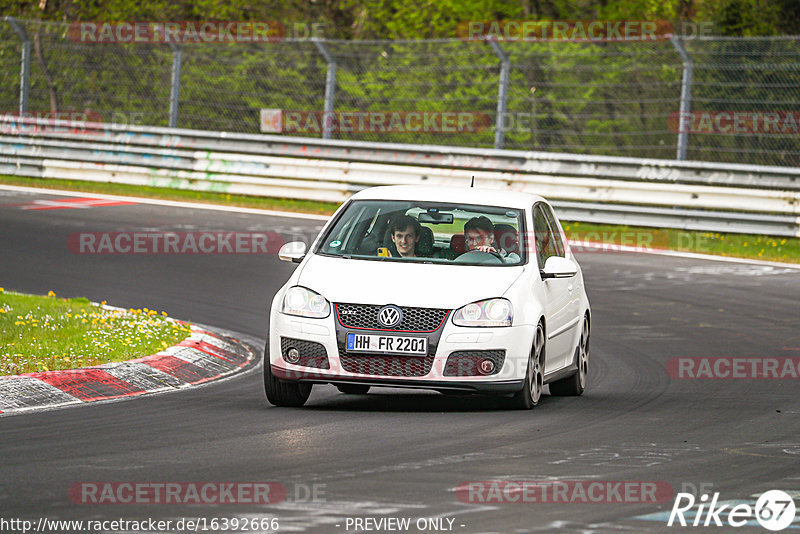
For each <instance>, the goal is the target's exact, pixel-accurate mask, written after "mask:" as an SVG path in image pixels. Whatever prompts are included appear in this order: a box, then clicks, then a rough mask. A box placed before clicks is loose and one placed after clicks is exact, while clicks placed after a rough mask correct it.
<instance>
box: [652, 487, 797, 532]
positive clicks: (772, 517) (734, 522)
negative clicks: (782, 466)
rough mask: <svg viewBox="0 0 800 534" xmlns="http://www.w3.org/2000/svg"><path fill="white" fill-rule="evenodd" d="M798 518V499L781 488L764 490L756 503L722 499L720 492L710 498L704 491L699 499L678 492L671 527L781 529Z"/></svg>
mask: <svg viewBox="0 0 800 534" xmlns="http://www.w3.org/2000/svg"><path fill="white" fill-rule="evenodd" d="M794 518H795V504H794V500H793V499H792V496H791V495H789V494H788V493H786V492H785V491H781V490H770V491H767V492H764V493H762V494H761V495H760V496H759V497H758V500H757V501H756V503H755V505H751V504H749V503H747V502H742V501H720V500H719V492H717V493H714V495H713V496H712V497H711V498H710V500H709V496H708V494H703V495H702V496H701V497H700V499H699V500H698V499H696V497H695V496H694V495H693V494H691V493H678V495H677V496H676V497H675V503H674V504H673V505H672V511H671V512H670V514H669V520H668V521H667V526H670V527H671V526H673V525H675V526H678V525H680V526H682V527H686V526H693V527H708V526H716V527H721V526H731V527H743V526H750V527H753V526H756V527H757V526H761V527H763V528H765V529H767V530H771V531H779V530H783V529H785V528H787V527H789V526H790V525H792V522H793V521H794ZM792 526H793V525H792Z"/></svg>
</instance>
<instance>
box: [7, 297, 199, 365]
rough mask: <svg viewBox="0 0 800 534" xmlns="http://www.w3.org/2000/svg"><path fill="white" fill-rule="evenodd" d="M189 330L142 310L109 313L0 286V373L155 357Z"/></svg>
mask: <svg viewBox="0 0 800 534" xmlns="http://www.w3.org/2000/svg"><path fill="white" fill-rule="evenodd" d="M189 332H190V329H189V327H188V326H186V325H184V324H182V323H178V322H176V321H174V320H173V319H170V318H168V317H166V314H165V313H164V312H162V313H161V314H159V313H158V312H156V311H155V310H148V309H147V308H143V309H138V310H133V309H129V310H114V309H108V308H104V307H103V306H101V305H97V304H94V303H92V302H89V301H88V300H86V299H84V298H77V299H63V298H57V297H56V295H55V293H53V292H52V291H51V292H50V293H49V294H48V296H37V295H25V294H21V293H14V292H11V291H4V290H3V288H0V375H15V374H21V373H34V372H39V371H54V370H63V369H75V368H79V367H88V366H92V365H100V364H104V363H110V362H120V361H125V360H131V359H134V358H140V357H143V356H148V355H150V354H155V353H156V352H158V351H160V350H163V349H164V348H166V347H168V346H171V345H174V344H176V343H179V342H180V341H182V340H184V339H186V337H188V335H189Z"/></svg>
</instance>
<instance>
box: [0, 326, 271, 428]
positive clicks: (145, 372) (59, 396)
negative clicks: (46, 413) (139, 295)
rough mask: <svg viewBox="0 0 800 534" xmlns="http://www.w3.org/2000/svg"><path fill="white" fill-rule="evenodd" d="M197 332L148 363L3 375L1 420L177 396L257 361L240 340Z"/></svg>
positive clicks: (139, 361) (196, 328)
mask: <svg viewBox="0 0 800 534" xmlns="http://www.w3.org/2000/svg"><path fill="white" fill-rule="evenodd" d="M191 330H192V333H191V334H190V335H189V337H187V338H186V339H185V340H183V341H181V342H180V343H178V344H177V345H174V346H172V347H169V348H167V349H165V350H163V351H161V352H158V353H157V354H152V355H150V356H145V357H144V358H137V359H135V360H128V361H125V362H116V363H107V364H104V365H98V366H94V367H85V368H82V369H72V370H69V371H46V372H41V373H28V374H23V375H14V376H0V416H4V415H13V414H17V413H21V412H27V411H37V410H42V409H49V408H57V407H63V406H69V405H75V404H84V403H88V402H96V401H103V400H110V399H119V398H123V397H132V396H136V395H144V394H147V393H157V392H164V391H173V390H176V389H180V388H186V387H189V386H193V385H196V384H201V383H203V382H209V381H211V380H217V379H219V378H223V377H226V376H229V375H232V374H234V373H236V372H238V371H240V370H242V369H244V368H245V367H248V366H249V365H250V364H251V363H252V362H253V361H254V360H255V358H256V354H255V353H254V352H253V350H252V349H251V348H250V347H249V346H248V345H247V344H245V343H242V342H240V341H239V340H236V339H233V338H230V337H228V336H225V335H223V334H220V333H215V332H211V331H210V329H208V328H204V327H199V326H196V325H191Z"/></svg>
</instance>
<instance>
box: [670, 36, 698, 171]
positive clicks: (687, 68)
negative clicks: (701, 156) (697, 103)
mask: <svg viewBox="0 0 800 534" xmlns="http://www.w3.org/2000/svg"><path fill="white" fill-rule="evenodd" d="M669 40H670V42H672V46H674V47H675V51H676V52H678V55H679V56H681V61H683V77H682V79H681V106H680V111H679V120H678V153H677V156H676V159H679V160H685V159H686V151H687V149H688V148H689V127H690V126H689V112H690V110H691V102H692V71H693V69H694V61H693V60H692V56H690V55H689V53H688V52H687V51H686V48H684V46H683V41H682V40H681V38H680V37H676V36H674V35H673V36H672V37H670V39H669Z"/></svg>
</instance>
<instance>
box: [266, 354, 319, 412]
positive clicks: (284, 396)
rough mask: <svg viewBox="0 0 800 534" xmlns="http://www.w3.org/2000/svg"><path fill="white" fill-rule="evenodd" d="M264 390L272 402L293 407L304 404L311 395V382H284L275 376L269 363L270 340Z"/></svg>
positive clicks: (276, 404)
mask: <svg viewBox="0 0 800 534" xmlns="http://www.w3.org/2000/svg"><path fill="white" fill-rule="evenodd" d="M264 392H265V393H266V394H267V400H268V401H269V402H270V404H273V405H275V406H286V407H291V408H297V407H299V406H302V405H303V404H305V403H306V401H307V400H308V396H309V395H311V384H306V383H303V382H284V381H282V380H278V379H277V378H275V375H273V374H272V369H271V366H270V363H269V342H267V347H266V348H265V349H264Z"/></svg>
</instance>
